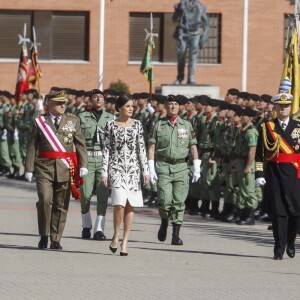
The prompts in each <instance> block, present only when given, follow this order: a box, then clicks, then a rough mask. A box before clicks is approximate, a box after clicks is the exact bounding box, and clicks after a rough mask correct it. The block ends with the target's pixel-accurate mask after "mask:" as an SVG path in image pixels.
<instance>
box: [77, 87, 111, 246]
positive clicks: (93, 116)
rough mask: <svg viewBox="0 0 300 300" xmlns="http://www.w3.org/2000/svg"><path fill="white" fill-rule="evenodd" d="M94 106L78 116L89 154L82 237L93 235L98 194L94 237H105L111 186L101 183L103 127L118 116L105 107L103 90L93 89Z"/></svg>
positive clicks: (82, 208)
mask: <svg viewBox="0 0 300 300" xmlns="http://www.w3.org/2000/svg"><path fill="white" fill-rule="evenodd" d="M91 102H92V109H91V110H88V111H85V112H82V113H80V114H79V115H78V117H79V119H80V124H81V130H82V134H83V136H84V138H85V142H86V148H87V151H88V152H87V153H88V171H89V173H88V175H87V176H86V177H85V178H84V182H83V185H82V186H81V188H80V189H81V194H82V196H81V217H82V228H83V229H82V238H83V239H89V238H90V237H91V228H92V217H91V213H90V200H91V197H92V196H93V195H96V196H97V218H96V221H95V226H94V236H93V239H94V240H105V239H106V237H105V235H104V227H105V215H106V208H107V201H108V192H109V189H108V188H107V187H104V186H103V185H102V184H101V172H100V169H101V165H102V159H103V156H102V149H103V128H104V126H105V124H106V122H107V121H110V120H112V119H113V118H114V116H113V115H112V114H110V113H108V112H106V111H105V110H103V107H104V96H103V92H102V91H100V90H98V89H94V90H92V91H91Z"/></svg>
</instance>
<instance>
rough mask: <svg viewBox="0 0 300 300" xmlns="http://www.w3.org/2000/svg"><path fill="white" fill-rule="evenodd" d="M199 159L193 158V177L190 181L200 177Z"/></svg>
mask: <svg viewBox="0 0 300 300" xmlns="http://www.w3.org/2000/svg"><path fill="white" fill-rule="evenodd" d="M200 166H201V160H200V159H195V160H193V178H192V183H193V182H197V181H198V180H199V179H200V177H201V168H200Z"/></svg>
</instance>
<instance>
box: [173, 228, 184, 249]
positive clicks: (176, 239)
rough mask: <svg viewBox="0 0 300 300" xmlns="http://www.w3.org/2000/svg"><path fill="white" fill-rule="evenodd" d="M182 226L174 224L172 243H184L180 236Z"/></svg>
mask: <svg viewBox="0 0 300 300" xmlns="http://www.w3.org/2000/svg"><path fill="white" fill-rule="evenodd" d="M180 226H181V225H178V224H173V234H172V245H183V242H182V240H181V239H180V237H179V231H180Z"/></svg>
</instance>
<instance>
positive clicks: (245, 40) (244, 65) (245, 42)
mask: <svg viewBox="0 0 300 300" xmlns="http://www.w3.org/2000/svg"><path fill="white" fill-rule="evenodd" d="M248 15H249V0H244V30H243V63H242V90H243V91H247V67H248V64H247V63H248V62H247V60H248Z"/></svg>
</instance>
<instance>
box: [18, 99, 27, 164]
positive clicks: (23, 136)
mask: <svg viewBox="0 0 300 300" xmlns="http://www.w3.org/2000/svg"><path fill="white" fill-rule="evenodd" d="M28 106H29V104H28V103H27V102H24V103H22V104H21V105H20V106H19V114H18V117H17V120H16V125H17V128H18V131H19V148H20V155H21V159H22V162H23V163H24V162H25V158H26V151H27V144H28V139H29V128H30V127H28V126H27V124H26V111H27V107H28Z"/></svg>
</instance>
